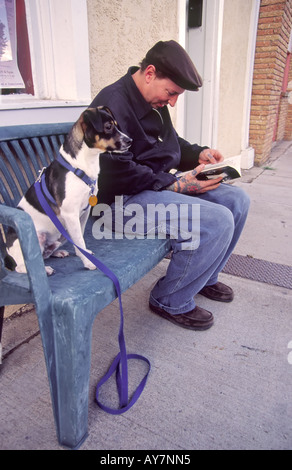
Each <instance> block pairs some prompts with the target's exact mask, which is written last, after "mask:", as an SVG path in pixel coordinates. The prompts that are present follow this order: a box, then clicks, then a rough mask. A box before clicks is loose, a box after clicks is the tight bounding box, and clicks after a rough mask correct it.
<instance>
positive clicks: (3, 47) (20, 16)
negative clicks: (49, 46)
mask: <svg viewBox="0 0 292 470" xmlns="http://www.w3.org/2000/svg"><path fill="white" fill-rule="evenodd" d="M0 77H1V91H0V92H1V94H2V95H9V94H13V93H26V94H29V95H33V94H34V88H33V80H32V71H31V61H30V50H29V41H28V32H27V24H26V13H25V4H24V0H16V1H15V0H0ZM19 82H22V83H23V86H19Z"/></svg>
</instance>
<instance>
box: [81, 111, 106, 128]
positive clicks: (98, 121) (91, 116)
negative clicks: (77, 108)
mask: <svg viewBox="0 0 292 470" xmlns="http://www.w3.org/2000/svg"><path fill="white" fill-rule="evenodd" d="M83 124H85V126H86V128H87V127H88V125H90V126H92V127H93V128H94V130H95V131H96V133H101V132H103V121H102V118H101V115H100V111H99V109H98V108H88V109H87V110H86V111H84V113H83ZM85 130H86V129H84V128H83V131H84V133H85Z"/></svg>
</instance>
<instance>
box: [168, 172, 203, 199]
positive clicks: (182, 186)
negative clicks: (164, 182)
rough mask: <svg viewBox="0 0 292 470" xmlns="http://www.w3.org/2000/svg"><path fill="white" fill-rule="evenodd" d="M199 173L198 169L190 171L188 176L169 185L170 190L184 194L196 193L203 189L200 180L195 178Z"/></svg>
mask: <svg viewBox="0 0 292 470" xmlns="http://www.w3.org/2000/svg"><path fill="white" fill-rule="evenodd" d="M196 174H197V171H196V170H192V171H190V173H189V174H188V175H186V176H182V177H181V178H179V179H178V180H177V181H175V183H173V184H171V185H170V186H168V188H167V189H168V190H170V191H175V192H176V193H183V194H196V193H198V192H199V191H201V190H202V186H201V184H200V181H198V180H197V179H194V176H195V175H196ZM190 178H191V181H190Z"/></svg>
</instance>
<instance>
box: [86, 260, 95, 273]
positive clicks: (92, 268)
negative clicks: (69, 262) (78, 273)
mask: <svg viewBox="0 0 292 470" xmlns="http://www.w3.org/2000/svg"><path fill="white" fill-rule="evenodd" d="M83 264H84V267H85V268H86V269H90V271H93V270H94V269H96V266H95V264H93V263H92V262H91V261H89V260H84V261H83Z"/></svg>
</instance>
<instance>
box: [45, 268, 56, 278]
mask: <svg viewBox="0 0 292 470" xmlns="http://www.w3.org/2000/svg"><path fill="white" fill-rule="evenodd" d="M45 269H46V273H47V275H48V276H51V275H52V274H54V272H55V270H54V269H53V268H51V266H45Z"/></svg>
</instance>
